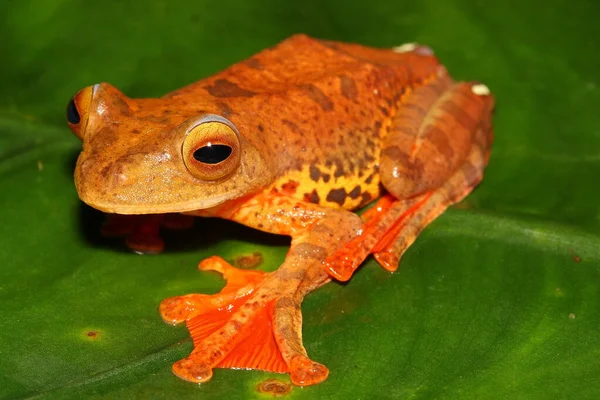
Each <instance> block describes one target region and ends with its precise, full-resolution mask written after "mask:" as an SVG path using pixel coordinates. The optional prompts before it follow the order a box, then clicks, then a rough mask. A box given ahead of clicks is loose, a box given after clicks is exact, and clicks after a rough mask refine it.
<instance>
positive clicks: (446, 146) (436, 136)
mask: <svg viewBox="0 0 600 400" xmlns="http://www.w3.org/2000/svg"><path fill="white" fill-rule="evenodd" d="M425 137H426V139H427V140H429V141H430V142H431V144H432V145H433V146H434V147H435V148H436V149H437V151H438V152H439V153H440V154H441V155H443V156H444V158H445V159H446V160H448V162H449V161H450V159H451V158H452V157H453V156H454V150H453V149H452V145H451V144H450V139H449V138H448V133H447V132H444V131H443V130H441V129H440V128H438V127H437V126H432V127H431V128H430V129H429V130H428V131H427V133H426V135H425Z"/></svg>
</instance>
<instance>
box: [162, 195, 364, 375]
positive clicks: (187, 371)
mask: <svg viewBox="0 0 600 400" xmlns="http://www.w3.org/2000/svg"><path fill="white" fill-rule="evenodd" d="M213 211H214V213H213V214H212V215H216V216H219V217H222V218H226V219H230V220H234V221H237V222H240V223H243V224H245V225H248V226H250V227H253V228H256V229H260V230H264V231H267V232H271V233H278V234H284V235H289V236H291V237H292V241H291V246H290V249H289V251H288V253H287V255H286V258H285V261H284V262H283V264H282V265H281V266H280V267H279V269H278V270H276V271H274V272H271V273H260V272H257V271H243V270H238V269H235V268H234V267H232V266H230V265H228V264H226V263H225V262H224V261H223V260H222V259H220V258H212V259H208V260H205V261H203V262H202V263H201V269H205V270H206V269H213V270H217V271H219V272H221V273H223V274H224V276H225V278H226V279H227V285H226V286H225V288H224V289H223V290H222V291H221V292H220V293H219V294H217V295H212V296H207V295H201V294H196V295H188V296H182V297H176V298H171V299H167V300H165V301H163V303H162V304H161V314H162V316H163V318H164V319H165V320H166V321H169V322H175V323H177V322H182V321H184V320H185V321H186V322H187V326H188V329H189V330H190V334H191V336H192V338H193V339H194V350H193V352H192V353H191V354H190V356H189V357H187V358H186V359H184V360H181V361H179V362H177V363H176V364H175V365H174V366H173V372H174V373H175V374H176V375H178V376H179V377H181V378H183V379H186V380H189V381H193V382H205V381H207V380H209V379H210V378H211V377H212V369H213V368H215V367H223V368H244V369H248V368H250V369H261V370H267V371H274V372H289V373H290V375H291V380H292V382H293V383H294V384H297V385H302V386H305V385H311V384H316V383H319V382H322V381H323V380H325V379H326V378H327V376H328V373H329V372H328V370H327V368H326V367H325V366H323V365H321V364H319V363H316V362H314V361H312V360H310V359H309V358H308V355H307V353H306V350H305V348H304V346H303V344H302V315H301V312H300V304H301V302H302V300H303V298H304V296H305V295H306V294H308V293H309V292H311V291H313V290H314V289H316V288H317V287H319V286H321V285H323V284H324V283H326V282H328V281H329V280H330V277H329V274H328V273H327V272H326V271H325V269H324V268H323V265H322V262H323V260H324V259H325V258H326V257H327V256H328V255H330V254H333V253H334V252H335V251H336V250H337V249H339V248H340V246H342V245H343V244H344V243H346V242H348V241H350V240H351V239H352V238H354V237H356V236H357V235H359V234H360V233H361V229H362V222H361V220H360V219H359V218H358V217H357V216H356V215H355V214H352V213H349V212H347V211H343V210H333V209H326V208H321V207H319V206H316V205H314V204H310V203H304V202H301V201H298V200H295V199H292V198H290V197H287V196H284V195H277V194H275V195H274V194H273V193H270V192H269V193H263V194H259V195H257V196H254V197H252V198H250V199H246V200H244V201H241V202H240V203H239V204H238V205H236V206H235V207H233V208H231V205H228V206H223V207H220V208H217V209H215V210H213ZM201 214H202V215H206V213H201ZM257 274H258V275H257Z"/></svg>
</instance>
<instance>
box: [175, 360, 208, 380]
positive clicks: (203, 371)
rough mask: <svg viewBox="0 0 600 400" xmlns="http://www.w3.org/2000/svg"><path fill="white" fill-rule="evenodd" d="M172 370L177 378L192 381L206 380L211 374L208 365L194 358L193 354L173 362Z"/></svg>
mask: <svg viewBox="0 0 600 400" xmlns="http://www.w3.org/2000/svg"><path fill="white" fill-rule="evenodd" d="M172 371H173V373H174V374H175V375H177V376H178V377H179V378H181V379H184V380H186V381H189V382H194V383H203V382H207V381H209V380H210V379H211V378H212V376H213V371H212V368H211V367H210V365H209V364H208V363H206V362H204V361H200V360H196V359H194V357H193V356H192V357H188V358H184V359H183V360H179V361H177V362H176V363H175V364H173V367H172Z"/></svg>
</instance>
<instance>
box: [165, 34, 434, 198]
mask: <svg viewBox="0 0 600 400" xmlns="http://www.w3.org/2000/svg"><path fill="white" fill-rule="evenodd" d="M438 65H439V64H438V62H437V60H436V59H435V57H433V56H432V55H431V54H417V53H415V52H411V53H398V52H394V51H391V50H389V49H375V48H369V47H364V46H360V45H353V44H345V43H339V42H331V41H323V40H316V39H312V38H310V37H308V36H305V35H296V36H292V37H291V38H289V39H287V40H285V41H283V42H282V43H280V44H279V45H277V46H275V47H273V48H271V49H267V50H264V51H262V52H260V53H258V54H256V55H255V56H253V57H251V58H249V59H247V60H245V61H243V62H241V63H238V64H235V65H233V66H232V67H230V68H228V69H226V70H224V71H222V72H220V73H218V74H216V75H214V76H212V77H210V78H207V79H204V80H202V81H199V82H197V83H195V84H192V85H190V86H187V87H185V88H183V89H180V90H178V91H176V92H173V93H171V94H170V95H168V96H169V97H180V98H190V97H194V96H190V94H194V95H196V98H202V101H211V100H212V101H213V102H215V103H216V104H218V105H219V106H220V109H221V111H222V114H223V116H225V117H227V118H229V119H230V120H232V121H233V122H234V123H235V124H236V126H237V127H238V129H239V131H240V132H241V134H242V135H243V136H244V138H246V139H247V140H248V141H249V142H251V143H252V144H253V145H254V146H256V147H258V148H260V150H261V151H262V152H263V154H267V155H268V157H267V158H268V159H269V160H270V161H271V162H272V168H273V169H274V170H276V171H277V174H276V175H277V179H276V181H275V182H274V183H273V185H272V187H271V188H270V190H273V191H282V192H285V193H286V194H287V195H292V196H294V197H297V198H299V199H303V200H306V201H310V202H313V203H318V204H321V205H324V206H328V207H343V208H346V209H354V208H357V207H360V206H362V205H365V204H367V203H368V202H369V201H371V200H372V199H374V198H376V197H378V196H379V194H380V180H379V174H378V166H379V149H380V142H381V137H382V135H385V133H386V132H387V129H388V128H389V126H390V124H389V123H390V120H391V118H392V116H393V114H394V113H395V110H396V108H397V106H398V103H399V101H400V100H401V96H402V95H403V94H404V93H405V92H406V91H407V89H410V87H412V86H413V85H418V84H420V83H421V82H422V81H424V80H427V79H428V78H430V77H431V76H433V75H434V74H435V73H436V71H437V68H438ZM207 97H208V98H207Z"/></svg>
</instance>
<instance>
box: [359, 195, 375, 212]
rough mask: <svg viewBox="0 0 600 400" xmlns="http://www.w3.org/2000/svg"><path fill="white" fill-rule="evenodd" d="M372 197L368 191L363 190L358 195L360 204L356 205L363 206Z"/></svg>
mask: <svg viewBox="0 0 600 400" xmlns="http://www.w3.org/2000/svg"><path fill="white" fill-rule="evenodd" d="M372 199H373V196H371V193H369V192H364V193H363V194H362V195H361V196H360V204H359V205H358V207H359V208H360V207H364V206H366V205H367V204H369V203H370V202H371V200H372Z"/></svg>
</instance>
